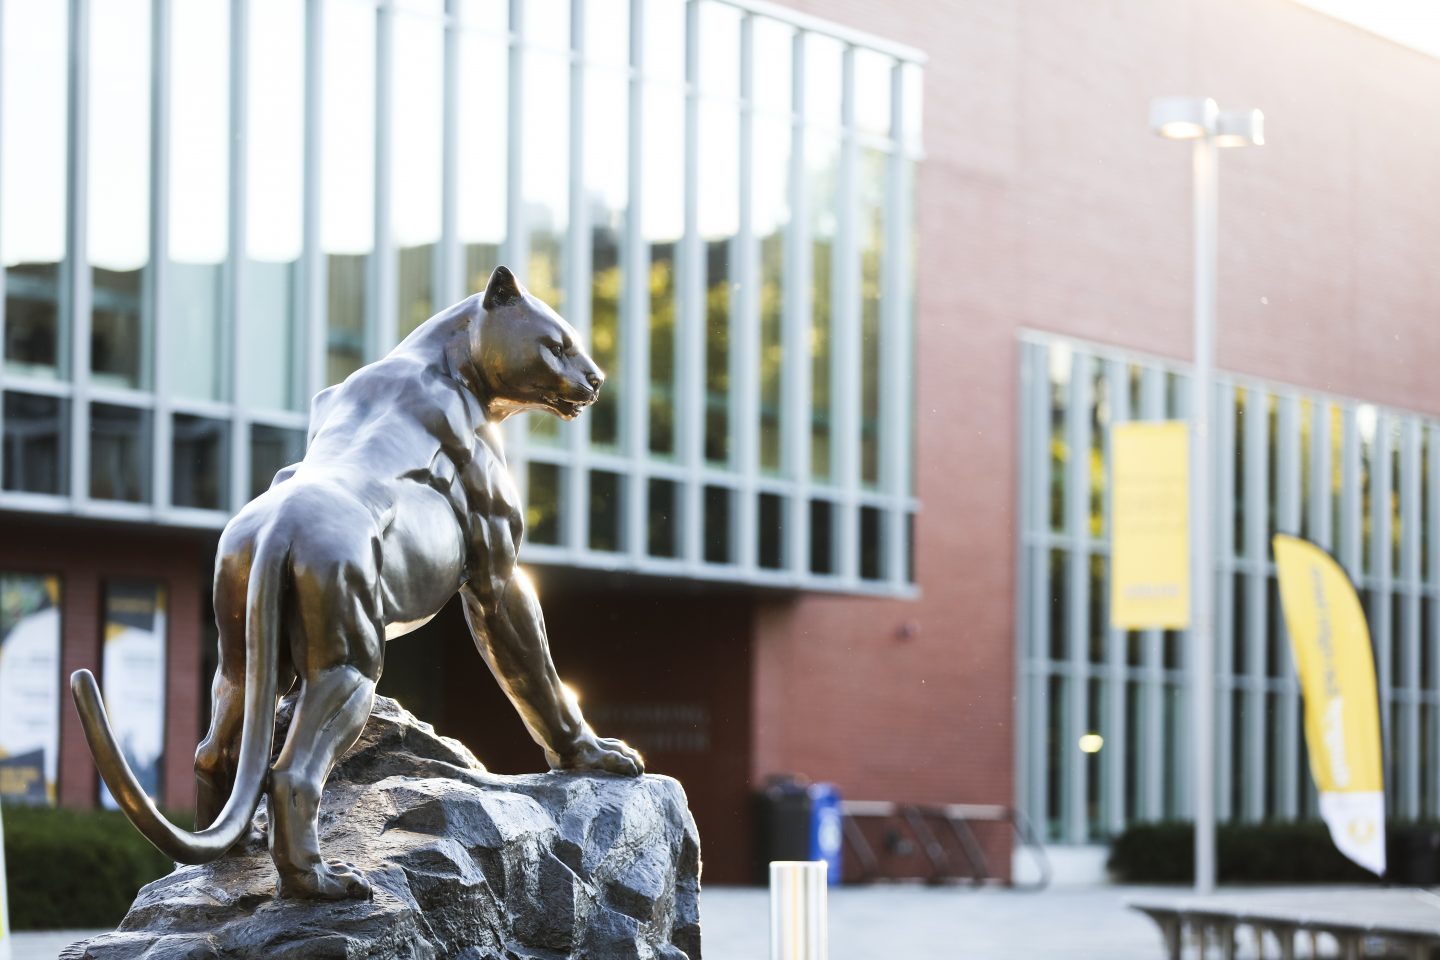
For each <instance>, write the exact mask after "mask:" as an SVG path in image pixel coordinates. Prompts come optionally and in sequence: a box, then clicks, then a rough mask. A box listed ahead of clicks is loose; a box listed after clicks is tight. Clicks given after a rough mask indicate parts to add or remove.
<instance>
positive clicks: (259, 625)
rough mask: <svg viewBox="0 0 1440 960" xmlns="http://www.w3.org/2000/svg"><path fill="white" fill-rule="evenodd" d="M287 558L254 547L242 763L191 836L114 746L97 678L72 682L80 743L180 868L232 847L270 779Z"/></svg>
mask: <svg viewBox="0 0 1440 960" xmlns="http://www.w3.org/2000/svg"><path fill="white" fill-rule="evenodd" d="M288 560H289V545H288V544H284V545H283V546H280V545H276V546H274V547H270V548H268V549H267V544H266V542H265V541H263V540H262V541H260V542H259V543H257V544H256V545H255V555H254V562H253V563H252V565H251V567H250V579H249V583H248V584H247V586H246V597H245V720H244V726H243V728H242V732H241V735H240V753H239V764H238V768H237V770H236V774H235V787H234V789H233V790H232V791H231V793H230V797H229V799H228V800H226V802H225V807H224V809H222V810H221V811H220V814H219V816H217V817H216V818H215V822H214V823H213V824H212V825H211V826H209V827H207V828H206V829H204V830H200V831H197V832H194V833H192V832H190V831H188V830H182V829H180V828H179V827H177V826H175V825H174V824H173V823H171V822H170V821H169V820H167V819H165V816H164V815H163V814H161V813H160V811H159V810H158V809H156V807H155V804H154V802H153V801H151V799H150V797H149V796H147V795H146V793H145V791H144V789H143V788H142V787H141V786H140V782H139V781H138V780H137V779H136V778H135V774H134V772H133V771H132V770H131V769H130V765H129V763H127V762H126V760H125V757H124V755H123V754H122V753H121V751H120V747H119V744H117V743H116V741H115V733H114V731H113V730H112V729H111V728H110V720H109V717H108V716H107V715H106V713H105V705H104V703H103V702H102V701H101V699H100V688H99V686H98V685H97V684H96V683H95V676H94V675H93V674H92V673H91V672H90V671H89V670H77V671H75V673H74V674H72V675H71V677H70V692H71V694H73V696H74V698H75V708H76V710H77V712H78V713H79V714H80V721H81V724H82V725H83V726H84V728H85V739H86V740H87V741H88V742H89V744H90V753H91V754H92V755H94V757H95V766H96V767H98V768H99V770H100V775H101V777H103V778H104V780H105V785H106V786H108V787H109V788H110V792H111V794H113V795H114V797H115V800H116V802H117V803H119V805H120V809H122V810H124V811H125V815H126V816H127V817H129V818H130V822H131V823H133V824H135V827H136V828H137V829H138V830H139V831H140V832H141V833H143V834H144V835H145V838H146V839H147V840H149V841H150V842H151V843H153V844H154V845H155V847H156V849H158V850H159V851H160V852H161V853H163V854H165V855H166V856H168V857H170V858H171V859H172V860H176V861H179V862H180V863H209V862H210V861H211V860H216V859H219V858H220V856H221V855H223V854H224V853H225V851H226V850H229V849H230V848H231V847H232V846H234V845H235V842H236V841H237V840H239V839H240V837H242V836H243V835H244V834H245V831H246V829H247V828H248V827H249V825H250V818H251V817H252V816H253V815H254V813H255V808H256V806H257V805H258V804H259V803H260V795H261V793H262V792H263V791H264V790H265V786H266V783H267V781H268V779H269V775H270V748H271V743H272V741H273V739H274V736H275V696H276V693H277V690H276V685H277V682H278V681H277V676H276V674H277V671H276V669H275V661H276V656H277V654H278V646H279V636H280V605H281V592H282V591H283V589H284V571H285V566H286V564H287V562H288Z"/></svg>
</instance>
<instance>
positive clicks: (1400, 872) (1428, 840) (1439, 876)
mask: <svg viewBox="0 0 1440 960" xmlns="http://www.w3.org/2000/svg"><path fill="white" fill-rule="evenodd" d="M1389 840H1390V842H1389V843H1388V844H1387V845H1386V846H1387V847H1389V849H1388V850H1387V851H1386V852H1387V855H1388V857H1389V861H1390V862H1389V869H1388V870H1386V871H1385V879H1386V880H1388V881H1390V882H1391V883H1400V884H1405V885H1406V886H1415V887H1434V886H1440V825H1435V824H1413V825H1411V826H1406V827H1401V828H1400V829H1398V830H1394V831H1392V832H1391V834H1390V837H1389Z"/></svg>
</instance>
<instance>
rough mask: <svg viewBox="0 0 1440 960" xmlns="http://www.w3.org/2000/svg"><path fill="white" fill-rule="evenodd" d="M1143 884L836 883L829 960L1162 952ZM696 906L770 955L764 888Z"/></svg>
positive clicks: (743, 945) (40, 939)
mask: <svg viewBox="0 0 1440 960" xmlns="http://www.w3.org/2000/svg"><path fill="white" fill-rule="evenodd" d="M1143 892H1147V891H1146V890H1145V889H1144V888H1139V887H1074V888H1069V889H1066V888H1058V889H1051V890H1047V891H1045V892H1043V893H1021V892H1017V891H1013V890H1003V889H985V890H970V889H965V888H960V887H939V888H932V887H920V886H902V885H896V886H875V887H842V888H840V889H836V890H832V891H831V892H830V960H900V958H903V960H953V958H958V957H964V958H965V960H1161V957H1163V951H1162V949H1161V943H1160V936H1159V933H1158V932H1157V931H1156V928H1155V926H1154V924H1152V923H1151V922H1150V921H1149V920H1147V919H1146V918H1145V917H1143V916H1141V915H1140V914H1138V913H1135V912H1134V911H1131V910H1128V909H1126V907H1125V905H1124V901H1125V900H1126V899H1127V898H1128V897H1130V896H1134V895H1138V894H1140V893H1143ZM1148 892H1152V893H1153V892H1155V890H1154V889H1151V890H1149V891H1148ZM1165 892H1166V893H1171V894H1173V893H1175V889H1174V888H1171V889H1169V890H1167V891H1165ZM700 911H701V926H702V929H703V931H704V934H703V937H704V940H703V942H704V946H705V958H706V960H767V958H768V957H769V949H770V941H769V923H770V900H769V895H768V893H767V892H766V891H765V890H763V889H760V888H758V887H710V888H707V889H706V890H705V892H704V894H703V895H702V898H701V902H700ZM86 935H87V934H86V933H85V931H78V932H59V933H55V932H49V933H21V934H17V935H16V937H15V951H14V954H15V955H14V960H55V956H56V954H58V953H59V951H60V949H61V948H62V947H65V946H66V945H68V944H70V943H72V942H74V941H75V940H79V939H81V938H83V937H84V936H86Z"/></svg>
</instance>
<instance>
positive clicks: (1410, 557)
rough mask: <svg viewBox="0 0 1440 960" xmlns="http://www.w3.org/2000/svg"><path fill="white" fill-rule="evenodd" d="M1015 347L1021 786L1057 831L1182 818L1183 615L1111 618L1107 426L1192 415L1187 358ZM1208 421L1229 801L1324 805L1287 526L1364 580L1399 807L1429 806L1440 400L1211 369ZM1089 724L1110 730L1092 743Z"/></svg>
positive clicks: (1438, 711) (1220, 807) (1242, 817)
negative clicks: (1376, 396) (1128, 626)
mask: <svg viewBox="0 0 1440 960" xmlns="http://www.w3.org/2000/svg"><path fill="white" fill-rule="evenodd" d="M1021 362H1022V383H1023V391H1024V395H1023V404H1022V438H1021V439H1022V477H1021V484H1022V518H1023V519H1022V537H1021V561H1020V562H1021V570H1020V580H1019V582H1020V585H1021V616H1020V618H1019V620H1018V642H1019V658H1020V671H1021V684H1020V689H1021V693H1022V696H1021V700H1020V706H1019V711H1020V713H1019V717H1020V721H1021V726H1022V728H1023V730H1024V733H1023V735H1022V741H1023V742H1022V764H1021V778H1022V789H1021V791H1020V795H1021V799H1022V802H1023V803H1024V806H1025V808H1026V810H1027V812H1028V813H1029V814H1030V815H1031V816H1032V817H1033V818H1034V820H1035V822H1037V823H1043V824H1045V825H1046V829H1047V833H1048V835H1049V837H1050V838H1051V839H1054V840H1061V841H1067V842H1085V841H1089V840H1097V839H1103V838H1105V837H1108V836H1112V835H1114V834H1115V833H1118V832H1119V831H1121V830H1123V829H1124V827H1125V826H1126V825H1127V824H1130V823H1134V822H1138V821H1156V820H1171V819H1185V818H1188V817H1189V816H1190V815H1191V811H1190V801H1189V793H1188V781H1187V778H1188V769H1189V768H1188V764H1189V759H1188V757H1189V745H1190V732H1189V713H1188V709H1189V708H1188V704H1187V699H1188V690H1187V686H1186V684H1187V682H1188V679H1187V678H1188V675H1189V669H1190V654H1189V645H1188V642H1187V641H1188V635H1187V634H1186V633H1185V632H1184V631H1159V630H1149V631H1116V630H1111V629H1110V628H1109V613H1108V610H1107V601H1108V590H1109V586H1108V581H1107V577H1108V572H1109V544H1108V538H1109V511H1110V502H1109V485H1108V477H1109V449H1110V448H1109V438H1110V430H1111V427H1112V425H1113V424H1115V423H1120V422H1125V421H1129V420H1158V419H1183V418H1184V417H1186V416H1187V415H1188V412H1189V410H1188V399H1189V382H1188V378H1187V377H1186V374H1185V368H1184V367H1182V366H1180V365H1177V364H1171V363H1168V362H1163V361H1156V360H1151V359H1147V358H1140V357H1135V356H1129V355H1123V354H1118V353H1113V352H1110V351H1107V350H1104V349H1102V348H1098V347H1092V346H1090V345H1086V344H1078V343H1073V342H1069V341H1063V340H1057V339H1049V338H1042V337H1036V338H1034V339H1032V340H1031V341H1029V342H1026V343H1025V344H1024V345H1023V349H1022V361H1021ZM1214 423H1215V457H1216V469H1217V486H1216V497H1217V502H1216V517H1217V522H1216V528H1215V536H1216V552H1217V569H1216V571H1215V573H1216V583H1217V590H1216V598H1215V602H1216V618H1215V627H1216V683H1217V686H1218V691H1219V694H1218V697H1217V728H1216V742H1217V750H1218V765H1217V796H1216V803H1217V813H1218V815H1219V817H1220V818H1221V820H1222V821H1224V820H1238V821H1251V822H1254V821H1261V820H1297V819H1314V818H1316V817H1317V816H1318V808H1317V804H1316V797H1315V792H1314V789H1313V786H1312V785H1311V781H1310V776H1309V760H1308V757H1307V755H1306V750H1305V742H1304V733H1303V723H1302V714H1301V702H1300V694H1299V687H1298V684H1297V682H1296V680H1295V678H1294V669H1293V666H1292V664H1291V661H1290V652H1289V641H1288V639H1287V637H1286V636H1285V631H1284V621H1283V616H1282V611H1281V609H1280V603H1279V592H1278V587H1277V582H1276V576H1275V565H1274V557H1273V555H1272V553H1271V548H1270V540H1271V537H1272V536H1273V535H1274V534H1275V533H1277V532H1283V533H1294V534H1298V535H1300V536H1303V537H1306V538H1309V539H1311V540H1314V541H1315V542H1316V543H1318V544H1320V545H1321V546H1322V547H1324V548H1326V549H1327V550H1329V551H1331V552H1332V553H1333V554H1334V555H1335V556H1336V557H1337V558H1338V559H1339V560H1340V562H1341V564H1342V565H1343V566H1344V567H1345V569H1346V570H1347V572H1349V574H1350V576H1351V578H1352V579H1353V580H1354V581H1355V583H1356V585H1357V586H1358V587H1359V589H1360V593H1361V597H1362V601H1363V603H1364V606H1365V611H1366V616H1367V619H1368V621H1369V624H1370V632H1371V637H1372V640H1373V642H1374V646H1375V652H1376V669H1377V673H1378V679H1379V685H1380V699H1381V706H1382V719H1383V721H1384V739H1385V757H1386V791H1387V803H1388V804H1389V808H1390V809H1389V813H1390V815H1391V816H1392V817H1396V818H1398V819H1407V820H1415V819H1433V818H1434V817H1436V816H1437V815H1440V761H1437V759H1436V756H1435V754H1434V750H1433V744H1435V743H1437V742H1440V739H1437V735H1440V659H1437V658H1436V656H1435V650H1436V649H1437V648H1440V631H1437V623H1440V620H1437V618H1436V616H1435V609H1434V608H1435V604H1436V603H1437V602H1440V563H1437V559H1440V521H1437V514H1436V512H1435V508H1434V504H1435V503H1436V502H1437V498H1440V462H1437V459H1436V458H1437V457H1440V446H1437V440H1440V421H1435V420H1431V419H1427V418H1424V417H1421V416H1419V415H1416V414H1411V413H1406V412H1402V411H1395V410H1388V409H1384V408H1379V407H1376V406H1373V405H1370V404H1366V403H1362V402H1359V401H1355V400H1350V399H1345V398H1340V397H1333V396H1327V395H1323V394H1318V393H1313V392H1307V391H1303V390H1299V389H1295V388H1291V387H1286V386H1282V385H1279V384H1272V383H1265V382H1260V381H1254V380H1249V379H1247V378H1241V377H1232V376H1229V375H1221V376H1220V377H1219V378H1218V381H1217V390H1216V410H1215V420H1214ZM1087 734H1099V735H1100V738H1101V739H1100V740H1095V739H1093V738H1089V739H1087V741H1086V745H1087V746H1088V747H1089V748H1090V751H1088V752H1087V751H1086V750H1084V749H1082V748H1081V738H1082V737H1084V736H1086V735H1087ZM1097 743H1098V744H1100V747H1099V749H1098V750H1095V749H1094V747H1095V745H1096V744H1097Z"/></svg>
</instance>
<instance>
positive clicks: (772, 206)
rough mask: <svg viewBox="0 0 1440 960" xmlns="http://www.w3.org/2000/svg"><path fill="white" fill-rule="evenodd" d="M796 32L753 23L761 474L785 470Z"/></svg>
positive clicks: (772, 23)
mask: <svg viewBox="0 0 1440 960" xmlns="http://www.w3.org/2000/svg"><path fill="white" fill-rule="evenodd" d="M793 43H794V31H792V30H791V29H790V28H789V27H787V26H785V25H783V24H781V23H778V22H777V21H774V20H767V19H763V18H760V19H757V20H756V21H755V23H754V44H755V56H754V64H755V77H754V80H753V91H754V101H755V118H754V124H755V126H754V139H753V153H754V156H753V161H752V164H751V169H752V181H751V182H752V187H751V189H752V195H751V207H750V215H751V222H752V224H753V229H754V232H755V237H756V242H757V243H758V245H759V252H760V278H759V279H760V289H759V292H758V300H759V306H760V376H759V380H760V451H759V456H760V469H761V470H762V471H764V472H766V473H779V472H781V471H782V470H784V469H785V466H786V465H785V462H784V455H783V450H784V447H783V442H784V436H783V433H782V424H781V420H782V416H783V412H782V408H783V393H782V389H781V377H782V375H783V371H784V363H785V347H784V326H783V324H784V307H785V282H786V278H785V232H786V229H787V228H788V226H789V223H790V197H789V187H790V162H791V161H790V158H791V148H790V142H791V102H790V101H791V89H792V84H791V77H790V72H791V64H792V58H791V45H792V44H793Z"/></svg>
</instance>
